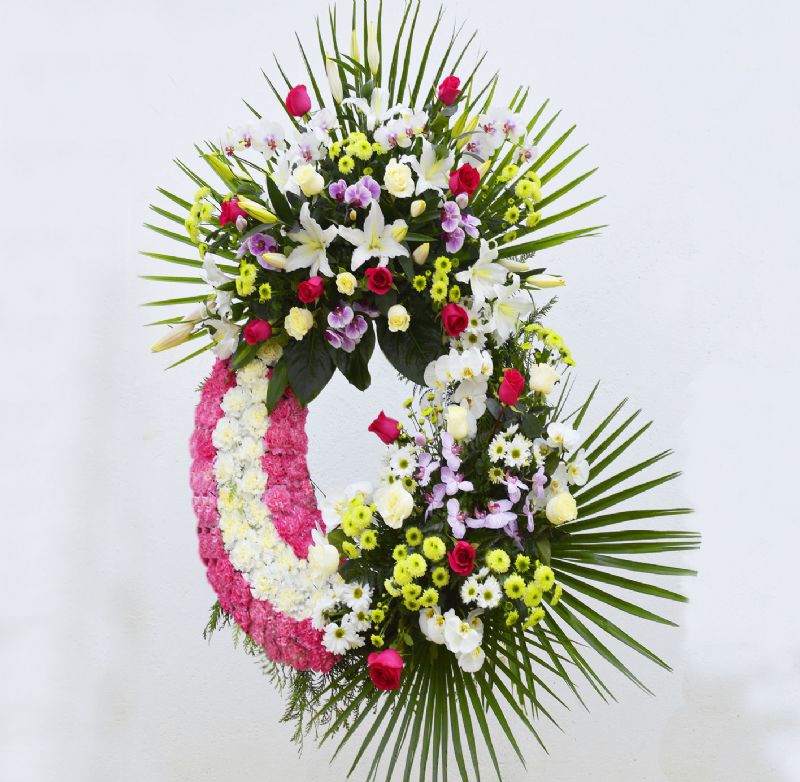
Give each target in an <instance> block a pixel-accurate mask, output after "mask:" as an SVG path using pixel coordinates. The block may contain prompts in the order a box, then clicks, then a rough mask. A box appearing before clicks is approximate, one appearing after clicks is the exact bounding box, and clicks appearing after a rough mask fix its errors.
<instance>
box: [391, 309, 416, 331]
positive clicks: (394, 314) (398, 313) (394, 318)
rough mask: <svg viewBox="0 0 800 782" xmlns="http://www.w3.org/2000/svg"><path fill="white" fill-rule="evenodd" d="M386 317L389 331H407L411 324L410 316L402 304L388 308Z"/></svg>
mask: <svg viewBox="0 0 800 782" xmlns="http://www.w3.org/2000/svg"><path fill="white" fill-rule="evenodd" d="M386 317H387V319H388V320H389V331H407V330H408V327H409V325H410V324H411V315H409V314H408V310H407V309H406V308H405V307H404V306H403V305H402V304H395V305H394V306H392V307H389V312H388V313H387V314H386Z"/></svg>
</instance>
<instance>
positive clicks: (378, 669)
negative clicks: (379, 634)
mask: <svg viewBox="0 0 800 782" xmlns="http://www.w3.org/2000/svg"><path fill="white" fill-rule="evenodd" d="M367 665H368V666H369V678H370V679H372V683H373V684H374V685H375V686H376V687H377V688H378V689H379V690H396V689H397V688H398V687H399V686H400V676H401V675H402V673H403V658H402V657H401V656H400V655H399V654H398V653H397V652H396V651H395V650H394V649H384V650H383V651H382V652H373V653H372V654H370V655H369V657H367Z"/></svg>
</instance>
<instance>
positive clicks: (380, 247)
mask: <svg viewBox="0 0 800 782" xmlns="http://www.w3.org/2000/svg"><path fill="white" fill-rule="evenodd" d="M405 227H406V224H405V221H403V220H395V222H393V223H392V224H391V225H386V222H385V220H384V217H383V212H382V211H381V208H380V206H378V202H377V201H373V202H372V206H370V208H369V214H368V215H367V217H366V219H365V220H364V230H361V229H360V228H345V227H341V228H339V235H340V236H341V237H342V239H345V240H346V241H348V242H350V244H352V245H355V248H356V249H355V250H353V259H352V262H351V266H352V269H353V271H355V270H356V269H358V268H359V267H360V266H362V265H363V264H364V263H366V261H368V260H369V259H370V258H379V259H380V265H381V266H385V265H386V263H387V262H388V260H389V258H397V256H399V255H408V249H407V248H405V247H403V245H402V244H400V242H398V241H397V240H396V239H395V238H394V235H393V234H394V233H395V231H402V229H403V228H405Z"/></svg>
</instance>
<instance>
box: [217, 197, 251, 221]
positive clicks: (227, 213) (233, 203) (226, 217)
mask: <svg viewBox="0 0 800 782" xmlns="http://www.w3.org/2000/svg"><path fill="white" fill-rule="evenodd" d="M237 217H245V218H246V217H247V212H245V211H244V209H242V207H241V206H239V202H238V201H237V200H236V199H235V198H229V199H228V200H227V201H223V202H222V203H221V204H220V206H219V224H220V225H227V224H228V223H235V222H236V218H237Z"/></svg>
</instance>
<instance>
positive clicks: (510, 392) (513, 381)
mask: <svg viewBox="0 0 800 782" xmlns="http://www.w3.org/2000/svg"><path fill="white" fill-rule="evenodd" d="M524 389H525V378H524V377H523V376H522V375H521V374H520V373H519V372H518V371H517V370H516V369H507V370H506V371H505V372H503V382H502V383H500V388H499V389H498V390H497V398H498V399H499V400H500V401H501V402H502V403H503V404H504V405H515V404H516V403H517V399H519V398H520V396H521V395H522V392H523V390H524Z"/></svg>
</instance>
